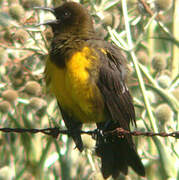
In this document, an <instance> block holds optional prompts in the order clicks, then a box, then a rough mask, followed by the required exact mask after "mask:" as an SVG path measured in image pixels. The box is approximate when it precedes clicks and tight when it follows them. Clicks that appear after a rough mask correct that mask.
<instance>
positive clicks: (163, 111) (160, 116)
mask: <svg viewBox="0 0 179 180" xmlns="http://www.w3.org/2000/svg"><path fill="white" fill-rule="evenodd" d="M155 115H156V118H157V120H158V121H159V122H160V123H161V124H165V123H166V122H168V121H170V120H172V118H173V111H172V109H171V108H170V106H169V105H168V104H160V105H159V106H158V107H157V108H156V110H155Z"/></svg>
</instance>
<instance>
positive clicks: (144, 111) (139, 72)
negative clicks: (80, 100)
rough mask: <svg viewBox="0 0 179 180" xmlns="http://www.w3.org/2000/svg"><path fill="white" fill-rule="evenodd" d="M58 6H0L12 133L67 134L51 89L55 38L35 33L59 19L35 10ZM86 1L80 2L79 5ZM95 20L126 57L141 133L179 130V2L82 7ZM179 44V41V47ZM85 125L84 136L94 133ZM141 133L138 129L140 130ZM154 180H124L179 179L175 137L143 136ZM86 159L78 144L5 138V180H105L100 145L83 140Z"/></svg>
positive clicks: (2, 84)
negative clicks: (48, 63) (49, 58)
mask: <svg viewBox="0 0 179 180" xmlns="http://www.w3.org/2000/svg"><path fill="white" fill-rule="evenodd" d="M62 2H63V1H60V0H59V1H58V0H0V7H1V8H0V124H1V128H2V127H11V128H16V127H18V128H47V127H56V126H57V127H61V128H62V129H65V126H64V123H63V121H62V117H61V115H60V112H59V110H58V107H57V104H56V100H55V98H54V97H53V96H52V95H50V94H48V92H46V89H45V83H44V74H43V71H44V64H45V57H46V55H47V54H48V50H49V45H50V41H51V39H52V32H51V29H50V28H49V27H44V26H39V27H37V26H35V25H36V24H38V23H40V22H44V21H47V20H48V19H52V18H54V17H53V16H52V15H51V14H50V13H47V12H43V11H37V10H34V9H33V7H35V6H47V7H56V6H58V5H60V4H61V3H62ZM78 2H79V1H78ZM80 3H82V4H84V6H85V7H86V8H87V9H88V10H89V11H90V13H91V15H92V16H93V17H94V18H93V19H94V24H95V29H96V32H97V33H98V35H99V36H100V37H102V38H104V39H105V40H107V41H110V42H113V43H115V44H117V45H118V46H119V47H121V48H122V49H123V50H124V51H125V55H126V58H127V59H128V63H129V69H130V72H129V78H128V86H129V89H130V91H131V93H132V96H133V99H134V104H135V108H136V119H137V125H138V128H137V130H139V131H144V132H145V131H153V132H160V131H165V132H173V131H177V130H179V79H178V77H179V73H178V72H179V25H178V24H179V1H178V0H174V1H172V0H153V1H147V0H128V1H125V0H81V1H80ZM177 40H178V41H177ZM94 128H95V126H94V125H85V126H84V130H89V129H94ZM132 129H133V130H135V129H134V128H132ZM134 139H135V143H136V146H137V149H138V152H139V154H140V157H141V158H142V161H143V163H144V165H145V168H146V177H145V178H142V177H138V176H137V175H136V174H135V173H134V172H133V171H132V170H131V169H130V170H129V174H128V176H126V177H124V176H122V175H121V176H120V177H119V180H144V179H147V180H169V179H170V180H175V179H176V180H177V179H179V142H178V141H177V140H176V139H175V138H171V137H170V138H169V137H166V138H158V137H153V138H151V137H142V136H140V137H137V138H136V137H135V138H134ZM83 141H84V144H85V147H86V149H85V151H84V152H83V153H79V152H78V150H77V149H75V145H74V143H73V142H72V140H71V138H68V137H67V136H66V135H60V136H59V137H58V138H57V139H54V138H52V137H49V136H45V135H42V134H35V135H31V134H25V133H24V134H13V133H2V132H0V157H1V158H0V179H3V180H9V179H16V180H18V179H37V180H41V179H44V180H49V179H50V180H53V179H62V180H72V179H73V180H74V179H75V180H100V179H102V176H101V174H100V162H99V159H98V158H97V157H96V156H95V153H94V145H95V142H94V141H93V140H92V138H91V137H90V136H87V135H83Z"/></svg>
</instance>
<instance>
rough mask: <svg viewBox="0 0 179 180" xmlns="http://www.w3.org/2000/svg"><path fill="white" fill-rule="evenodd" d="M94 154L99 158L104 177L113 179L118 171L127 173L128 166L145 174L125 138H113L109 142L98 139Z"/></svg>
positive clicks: (142, 174)
mask: <svg viewBox="0 0 179 180" xmlns="http://www.w3.org/2000/svg"><path fill="white" fill-rule="evenodd" d="M96 154H97V156H99V157H100V158H101V163H102V166H101V171H102V174H103V177H104V178H108V177H109V176H112V177H113V178H114V179H115V178H117V177H118V176H119V175H120V173H123V174H124V175H127V174H128V167H129V166H131V167H132V169H133V170H134V171H135V172H136V173H137V174H139V175H140V176H145V169H144V166H143V164H142V162H141V160H140V158H139V156H138V154H137V152H136V151H135V149H134V148H133V147H131V146H130V145H129V144H128V142H127V140H126V138H120V139H119V138H115V139H113V140H111V142H110V141H108V142H105V141H104V140H99V141H98V142H97V145H96Z"/></svg>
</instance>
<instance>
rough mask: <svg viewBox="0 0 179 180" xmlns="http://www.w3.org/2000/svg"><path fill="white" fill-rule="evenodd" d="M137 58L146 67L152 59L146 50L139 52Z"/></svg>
mask: <svg viewBox="0 0 179 180" xmlns="http://www.w3.org/2000/svg"><path fill="white" fill-rule="evenodd" d="M137 57H138V59H139V61H140V62H141V63H142V64H144V65H148V64H149V62H150V59H149V57H148V55H147V53H146V52H145V51H144V50H141V51H138V52H137Z"/></svg>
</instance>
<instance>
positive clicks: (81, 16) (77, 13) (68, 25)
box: [36, 2, 93, 34]
mask: <svg viewBox="0 0 179 180" xmlns="http://www.w3.org/2000/svg"><path fill="white" fill-rule="evenodd" d="M36 9H42V10H47V11H50V12H52V13H53V14H54V15H55V17H56V19H55V20H52V21H48V22H46V23H43V24H42V25H50V26H51V27H52V29H53V32H54V33H55V34H58V33H63V32H68V33H69V32H71V33H75V34H76V33H77V34H78V33H84V32H86V33H87V32H93V23H92V19H91V16H90V14H89V13H88V11H87V10H86V9H85V8H84V7H83V6H82V5H81V4H79V3H75V2H66V3H64V4H63V5H62V6H59V7H57V8H44V7H37V8H36Z"/></svg>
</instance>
